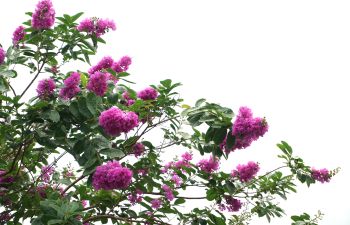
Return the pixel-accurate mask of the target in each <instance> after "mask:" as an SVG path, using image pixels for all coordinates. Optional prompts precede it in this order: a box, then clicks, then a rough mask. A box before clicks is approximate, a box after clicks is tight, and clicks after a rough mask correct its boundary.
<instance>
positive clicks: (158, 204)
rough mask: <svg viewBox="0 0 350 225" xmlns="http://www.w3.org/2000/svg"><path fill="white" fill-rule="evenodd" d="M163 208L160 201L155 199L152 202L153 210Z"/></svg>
mask: <svg viewBox="0 0 350 225" xmlns="http://www.w3.org/2000/svg"><path fill="white" fill-rule="evenodd" d="M161 206H162V201H161V200H160V199H153V200H152V201H151V207H152V208H153V209H159V208H160V207H161Z"/></svg>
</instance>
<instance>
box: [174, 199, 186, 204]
mask: <svg viewBox="0 0 350 225" xmlns="http://www.w3.org/2000/svg"><path fill="white" fill-rule="evenodd" d="M185 202H186V200H185V199H184V198H178V199H176V200H175V202H174V205H180V204H183V203H185Z"/></svg>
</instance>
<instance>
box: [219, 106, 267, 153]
mask: <svg viewBox="0 0 350 225" xmlns="http://www.w3.org/2000/svg"><path fill="white" fill-rule="evenodd" d="M268 128H269V126H268V124H267V122H266V120H265V119H264V118H259V117H257V118H253V114H252V112H251V110H250V109H249V108H247V107H241V108H240V109H239V113H238V115H237V117H236V120H235V122H234V123H233V126H232V134H231V135H233V136H234V137H235V144H234V146H233V147H232V148H231V149H226V138H225V139H224V141H223V142H222V143H221V144H220V148H221V149H222V150H224V151H225V152H226V153H227V154H228V153H229V152H231V151H234V150H235V149H243V148H247V147H248V146H250V145H251V143H252V142H253V141H256V140H258V138H259V137H262V136H264V134H265V133H266V132H267V131H268ZM228 135H230V134H228Z"/></svg>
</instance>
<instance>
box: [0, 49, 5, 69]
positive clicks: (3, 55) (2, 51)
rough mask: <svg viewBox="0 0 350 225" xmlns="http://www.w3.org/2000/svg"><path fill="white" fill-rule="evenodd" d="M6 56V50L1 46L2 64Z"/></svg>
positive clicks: (0, 58)
mask: <svg viewBox="0 0 350 225" xmlns="http://www.w3.org/2000/svg"><path fill="white" fill-rule="evenodd" d="M5 57H6V52H5V51H4V49H3V48H1V47H0V65H1V64H3V63H4V61H5Z"/></svg>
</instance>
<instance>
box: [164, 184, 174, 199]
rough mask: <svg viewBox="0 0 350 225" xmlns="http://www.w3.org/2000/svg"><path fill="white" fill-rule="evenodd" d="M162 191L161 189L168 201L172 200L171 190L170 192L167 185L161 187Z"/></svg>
mask: <svg viewBox="0 0 350 225" xmlns="http://www.w3.org/2000/svg"><path fill="white" fill-rule="evenodd" d="M162 189H163V191H164V194H165V197H166V198H167V199H168V200H169V201H172V200H174V194H173V190H171V188H170V187H169V186H168V185H166V184H164V185H163V186H162Z"/></svg>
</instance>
